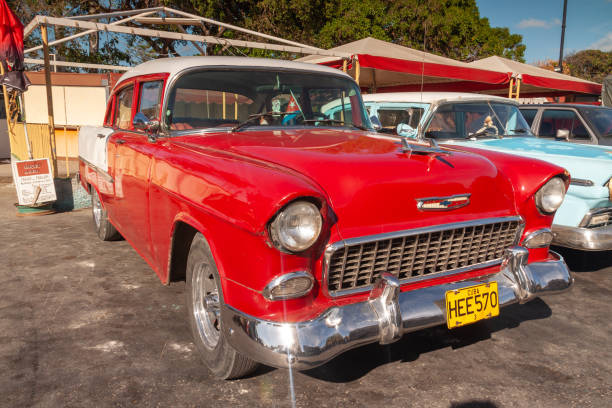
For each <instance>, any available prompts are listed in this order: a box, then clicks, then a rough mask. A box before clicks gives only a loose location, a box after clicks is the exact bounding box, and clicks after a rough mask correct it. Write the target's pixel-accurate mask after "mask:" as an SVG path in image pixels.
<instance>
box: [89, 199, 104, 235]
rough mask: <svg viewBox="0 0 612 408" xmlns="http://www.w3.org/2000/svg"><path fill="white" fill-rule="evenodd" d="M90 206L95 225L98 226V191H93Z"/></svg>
mask: <svg viewBox="0 0 612 408" xmlns="http://www.w3.org/2000/svg"><path fill="white" fill-rule="evenodd" d="M91 208H92V210H93V216H94V222H95V223H96V227H98V228H100V220H101V219H102V204H100V197H98V193H97V192H95V191H94V193H93V196H92V197H91Z"/></svg>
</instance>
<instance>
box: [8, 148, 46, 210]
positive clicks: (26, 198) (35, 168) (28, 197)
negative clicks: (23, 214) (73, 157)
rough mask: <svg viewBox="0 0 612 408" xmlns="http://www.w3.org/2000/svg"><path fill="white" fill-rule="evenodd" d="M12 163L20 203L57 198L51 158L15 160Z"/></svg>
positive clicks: (37, 202)
mask: <svg viewBox="0 0 612 408" xmlns="http://www.w3.org/2000/svg"><path fill="white" fill-rule="evenodd" d="M12 165H13V180H14V181H15V187H16V188H17V198H18V199H19V205H36V204H43V203H47V202H50V201H55V200H57V196H56V195H55V185H54V184H53V175H52V174H51V165H50V164H49V159H35V160H23V161H13V163H12Z"/></svg>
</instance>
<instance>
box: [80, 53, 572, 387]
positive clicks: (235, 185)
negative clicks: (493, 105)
mask: <svg viewBox="0 0 612 408" xmlns="http://www.w3.org/2000/svg"><path fill="white" fill-rule="evenodd" d="M338 106H341V109H338ZM332 107H333V109H331V108H332ZM332 112H333V113H332ZM79 149H80V175H81V182H82V184H83V186H84V187H85V188H87V189H88V190H89V191H90V192H91V194H92V200H93V218H94V222H95V228H96V231H97V234H98V236H99V237H100V238H101V239H103V240H113V239H117V238H120V237H124V238H125V239H126V240H128V241H129V242H130V244H131V245H132V246H133V247H134V249H136V251H137V252H138V253H139V254H140V255H141V256H142V257H143V258H144V259H145V260H146V261H147V262H148V263H149V265H150V266H151V267H152V268H153V270H154V271H155V272H156V273H157V275H158V276H159V278H160V279H161V281H162V282H163V283H164V284H170V283H171V282H173V281H179V280H186V300H187V306H188V307H187V309H188V314H189V320H190V322H191V327H192V331H193V336H194V342H195V344H196V346H197V348H198V350H199V351H200V352H201V355H202V357H203V359H204V361H205V363H206V364H207V366H208V367H209V368H210V369H211V371H212V372H213V373H214V374H215V375H217V376H219V377H221V378H236V377H240V376H244V375H246V374H248V373H250V372H252V370H253V369H254V368H255V367H256V365H257V363H263V364H267V365H271V366H276V367H288V366H291V367H293V368H295V369H299V370H301V369H309V368H312V367H315V366H317V365H320V364H323V363H325V362H327V361H329V360H330V359H332V358H333V357H334V356H336V355H338V354H339V353H342V352H343V351H345V350H347V349H350V348H354V347H357V346H360V345H363V344H367V343H373V342H379V343H380V344H389V343H391V342H394V341H396V340H398V339H399V338H400V337H401V336H402V335H403V334H404V333H407V332H411V331H415V330H419V329H422V328H425V327H430V326H435V325H440V324H446V325H447V326H448V328H449V329H452V328H454V327H458V326H463V325H465V324H469V323H473V322H476V321H479V320H481V319H486V318H489V317H493V316H496V315H497V314H498V313H499V310H500V308H501V307H503V306H507V305H509V304H512V303H516V302H519V303H523V302H526V301H529V300H531V299H533V298H534V297H536V296H540V295H545V294H550V293H557V292H561V291H564V290H566V289H568V288H569V287H570V286H571V284H572V277H571V276H570V274H569V271H568V269H567V267H566V265H565V262H564V261H563V259H562V258H561V257H560V256H559V255H558V254H556V253H554V252H552V251H550V250H549V248H548V246H549V243H550V241H551V238H552V234H551V231H550V226H551V222H552V218H553V214H554V212H555V210H556V208H558V206H559V205H560V204H561V201H562V200H563V197H564V194H565V191H566V189H567V186H568V183H569V176H568V173H567V172H565V171H564V170H563V169H562V168H559V167H556V166H554V165H552V164H548V163H544V162H541V161H536V160H531V159H525V158H520V157H516V156H509V155H505V154H502V153H495V152H490V151H479V150H477V149H474V150H473V151H472V152H461V151H458V150H454V149H452V148H440V147H438V146H436V145H435V144H430V143H418V142H411V141H407V140H406V139H404V140H401V139H399V138H396V137H390V136H387V135H383V134H380V133H376V132H375V131H374V129H373V127H372V124H371V121H370V119H369V118H368V117H367V113H366V110H365V108H364V106H363V103H362V99H361V96H360V93H359V88H358V86H357V84H356V83H355V82H354V81H353V80H352V79H351V78H350V77H349V76H347V75H346V74H344V73H342V72H341V71H338V70H335V69H331V68H327V67H321V66H314V65H309V64H300V63H294V62H287V61H278V60H267V59H250V58H232V57H187V58H173V59H162V60H156V61H151V62H147V63H144V64H142V65H139V66H137V67H135V68H134V69H133V70H131V71H129V72H127V73H126V74H125V75H123V77H122V78H121V79H120V81H119V82H118V84H117V86H115V88H114V90H113V92H112V94H111V96H110V99H109V102H108V108H107V111H106V117H105V122H104V126H103V127H85V128H82V129H81V131H80V134H79ZM119 234H120V235H119Z"/></svg>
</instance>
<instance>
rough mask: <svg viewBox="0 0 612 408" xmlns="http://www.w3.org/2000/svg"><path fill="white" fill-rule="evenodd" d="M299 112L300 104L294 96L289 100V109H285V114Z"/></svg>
mask: <svg viewBox="0 0 612 408" xmlns="http://www.w3.org/2000/svg"><path fill="white" fill-rule="evenodd" d="M299 110H300V108H299V107H298V104H297V103H296V101H295V99H293V96H292V97H291V98H289V103H288V104H287V109H285V112H297V111H299Z"/></svg>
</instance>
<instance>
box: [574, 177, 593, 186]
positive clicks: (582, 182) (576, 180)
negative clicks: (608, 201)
mask: <svg viewBox="0 0 612 408" xmlns="http://www.w3.org/2000/svg"><path fill="white" fill-rule="evenodd" d="M570 184H571V185H574V186H583V187H591V186H594V185H595V183H593V181H592V180H587V179H579V178H573V177H572V179H571V180H570Z"/></svg>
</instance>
